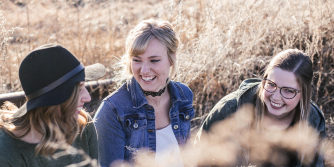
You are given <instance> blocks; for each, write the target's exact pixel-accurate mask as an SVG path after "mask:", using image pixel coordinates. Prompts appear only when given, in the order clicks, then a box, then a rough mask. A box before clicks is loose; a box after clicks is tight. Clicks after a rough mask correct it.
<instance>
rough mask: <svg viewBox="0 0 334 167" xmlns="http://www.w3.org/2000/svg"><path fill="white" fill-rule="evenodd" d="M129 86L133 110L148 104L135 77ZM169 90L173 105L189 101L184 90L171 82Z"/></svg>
mask: <svg viewBox="0 0 334 167" xmlns="http://www.w3.org/2000/svg"><path fill="white" fill-rule="evenodd" d="M129 85H130V91H131V98H132V102H133V108H140V107H142V106H143V105H145V104H148V101H147V99H146V97H145V95H144V93H143V91H142V89H141V87H140V85H139V84H138V82H137V81H136V79H135V78H134V77H132V79H131V81H130V83H129ZM168 89H169V91H170V96H171V102H172V105H174V103H176V102H178V101H181V102H187V101H188V100H187V98H186V97H185V95H184V93H183V90H182V88H181V87H180V86H179V85H177V84H175V83H174V82H173V81H171V82H169V84H168Z"/></svg>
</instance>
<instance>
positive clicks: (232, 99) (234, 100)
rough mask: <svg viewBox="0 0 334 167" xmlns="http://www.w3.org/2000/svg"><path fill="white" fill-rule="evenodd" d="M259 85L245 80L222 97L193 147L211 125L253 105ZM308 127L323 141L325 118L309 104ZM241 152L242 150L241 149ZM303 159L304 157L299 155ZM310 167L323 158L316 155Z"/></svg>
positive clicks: (245, 159) (244, 163)
mask: <svg viewBox="0 0 334 167" xmlns="http://www.w3.org/2000/svg"><path fill="white" fill-rule="evenodd" d="M260 83H261V79H256V78H252V79H247V80H245V81H243V82H242V83H241V85H240V86H239V89H238V90H237V91H235V92H232V93H230V94H228V95H226V96H225V97H223V98H222V99H221V100H220V101H219V102H218V103H217V104H216V105H215V106H214V108H213V109H212V110H211V111H210V113H209V115H208V116H207V117H206V119H205V120H204V122H203V124H202V126H201V128H200V129H199V131H198V133H197V135H196V138H195V145H197V144H198V143H200V139H201V136H202V134H203V133H202V132H203V131H205V132H209V130H210V128H211V127H212V125H213V124H215V123H217V122H219V121H222V120H224V119H226V118H228V117H230V116H231V115H232V114H233V113H235V112H236V111H237V110H238V108H240V107H241V106H242V105H244V104H247V103H248V104H253V105H255V101H256V98H257V95H256V90H257V88H258V86H259V84H260ZM308 122H309V125H310V126H312V127H313V128H314V129H316V131H317V132H318V134H319V139H320V140H321V139H324V138H325V137H326V124H325V118H324V114H323V113H322V111H321V110H320V109H319V108H318V106H317V105H316V104H315V103H314V102H311V112H310V114H309V117H308ZM310 147H318V148H319V147H320V141H319V142H318V144H317V146H310ZM241 149H242V150H245V151H246V149H243V148H241ZM301 157H304V155H301ZM248 160H249V154H248V152H247V151H246V152H244V155H243V159H238V162H241V164H238V165H239V166H240V165H241V166H247V165H248V164H249V162H248ZM296 166H303V165H302V164H301V162H300V161H299V162H297V164H296ZM311 166H323V156H322V155H317V156H316V157H315V159H313V162H312V165H311Z"/></svg>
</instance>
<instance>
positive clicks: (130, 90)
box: [94, 78, 195, 167]
mask: <svg viewBox="0 0 334 167" xmlns="http://www.w3.org/2000/svg"><path fill="white" fill-rule="evenodd" d="M168 88H169V91H170V95H171V108H170V111H169V117H170V120H171V126H172V128H173V132H174V135H175V137H176V140H177V142H178V144H179V145H183V144H185V142H186V141H187V139H189V137H190V120H191V119H192V118H193V117H194V115H195V111H194V108H193V105H192V99H193V93H192V91H191V90H190V89H189V88H188V87H187V86H185V85H184V84H182V83H179V82H174V81H171V82H170V83H169V84H168ZM94 122H95V125H96V129H97V134H98V146H99V161H100V165H101V166H102V167H104V166H109V165H110V164H111V163H112V162H114V161H115V160H120V161H121V162H123V161H129V162H133V161H134V158H133V155H134V154H135V153H136V151H137V150H138V149H139V148H148V150H149V151H152V152H155V151H156V134H155V114H154V108H153V107H152V106H151V105H149V104H148V101H147V99H146V98H145V95H144V93H143V92H142V90H141V87H140V85H139V84H138V82H137V81H136V80H135V79H134V78H132V80H131V82H130V83H129V84H128V85H127V84H126V83H125V84H124V85H123V86H122V87H120V88H119V89H118V90H116V91H115V92H113V93H112V94H110V95H109V96H108V97H106V98H105V99H104V100H103V101H102V104H101V105H100V107H99V108H98V110H97V113H96V115H95V117H94Z"/></svg>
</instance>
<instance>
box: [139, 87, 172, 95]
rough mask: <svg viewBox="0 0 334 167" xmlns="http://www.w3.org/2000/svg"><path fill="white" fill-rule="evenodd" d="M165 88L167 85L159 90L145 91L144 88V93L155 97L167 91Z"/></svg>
mask: <svg viewBox="0 0 334 167" xmlns="http://www.w3.org/2000/svg"><path fill="white" fill-rule="evenodd" d="M165 89H166V86H165V87H164V88H162V89H160V90H159V92H151V91H145V90H143V93H144V94H145V95H146V96H148V95H151V96H153V97H155V96H161V95H162V94H163V93H164V92H165Z"/></svg>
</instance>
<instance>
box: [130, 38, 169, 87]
mask: <svg viewBox="0 0 334 167" xmlns="http://www.w3.org/2000/svg"><path fill="white" fill-rule="evenodd" d="M170 67H171V64H170V62H169V60H168V55H167V50H166V47H165V46H164V45H163V44H162V43H161V42H160V41H159V40H157V39H155V38H153V39H152V40H151V41H150V42H149V43H148V45H147V47H146V50H145V53H144V54H141V55H138V56H133V57H132V66H131V70H132V74H133V76H134V77H135V79H136V81H137V82H138V83H139V85H140V86H141V88H142V89H143V90H145V91H153V92H158V91H159V90H160V89H162V88H163V87H164V86H165V84H166V80H167V78H168V77H169V70H170Z"/></svg>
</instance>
